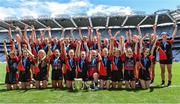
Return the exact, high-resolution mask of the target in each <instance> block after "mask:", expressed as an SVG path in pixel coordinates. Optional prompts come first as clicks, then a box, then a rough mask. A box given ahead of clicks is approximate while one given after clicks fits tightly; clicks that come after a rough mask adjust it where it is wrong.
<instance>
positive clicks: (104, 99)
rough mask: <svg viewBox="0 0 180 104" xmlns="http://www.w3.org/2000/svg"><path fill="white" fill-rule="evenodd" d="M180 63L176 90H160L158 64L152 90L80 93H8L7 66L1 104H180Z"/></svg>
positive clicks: (0, 88) (175, 71)
mask: <svg viewBox="0 0 180 104" xmlns="http://www.w3.org/2000/svg"><path fill="white" fill-rule="evenodd" d="M179 68H180V63H174V64H173V79H172V87H164V88H162V87H160V86H159V84H160V68H159V64H157V65H156V78H155V82H154V84H155V85H156V86H155V87H152V88H150V89H148V90H141V89H136V90H116V91H108V90H103V91H102V90H101V91H88V92H85V91H79V92H68V91H67V90H60V89H52V88H48V89H43V90H39V89H31V90H16V91H7V90H6V89H5V86H4V85H3V84H2V83H4V78H5V64H0V69H1V70H0V76H1V77H0V83H1V85H0V103H180V81H179V79H180V70H179Z"/></svg>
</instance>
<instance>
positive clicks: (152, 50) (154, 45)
mask: <svg viewBox="0 0 180 104" xmlns="http://www.w3.org/2000/svg"><path fill="white" fill-rule="evenodd" d="M157 40H158V36H156V39H155V42H154V44H153V47H152V49H151V55H153V53H154V49H155V47H156V43H157Z"/></svg>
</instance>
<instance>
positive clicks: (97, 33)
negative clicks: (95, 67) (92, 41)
mask: <svg viewBox="0 0 180 104" xmlns="http://www.w3.org/2000/svg"><path fill="white" fill-rule="evenodd" d="M96 35H97V39H98V52H99V53H100V54H101V33H100V32H99V29H96Z"/></svg>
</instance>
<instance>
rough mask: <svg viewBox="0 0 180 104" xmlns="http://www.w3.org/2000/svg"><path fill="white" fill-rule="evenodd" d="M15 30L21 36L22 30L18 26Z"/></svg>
mask: <svg viewBox="0 0 180 104" xmlns="http://www.w3.org/2000/svg"><path fill="white" fill-rule="evenodd" d="M16 31H17V32H18V33H19V35H20V36H21V37H22V36H23V34H22V31H21V29H20V28H19V27H18V26H17V27H16Z"/></svg>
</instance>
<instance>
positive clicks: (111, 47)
mask: <svg viewBox="0 0 180 104" xmlns="http://www.w3.org/2000/svg"><path fill="white" fill-rule="evenodd" d="M109 48H110V50H109V54H110V55H113V52H114V38H113V37H111V38H110V47H109Z"/></svg>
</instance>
